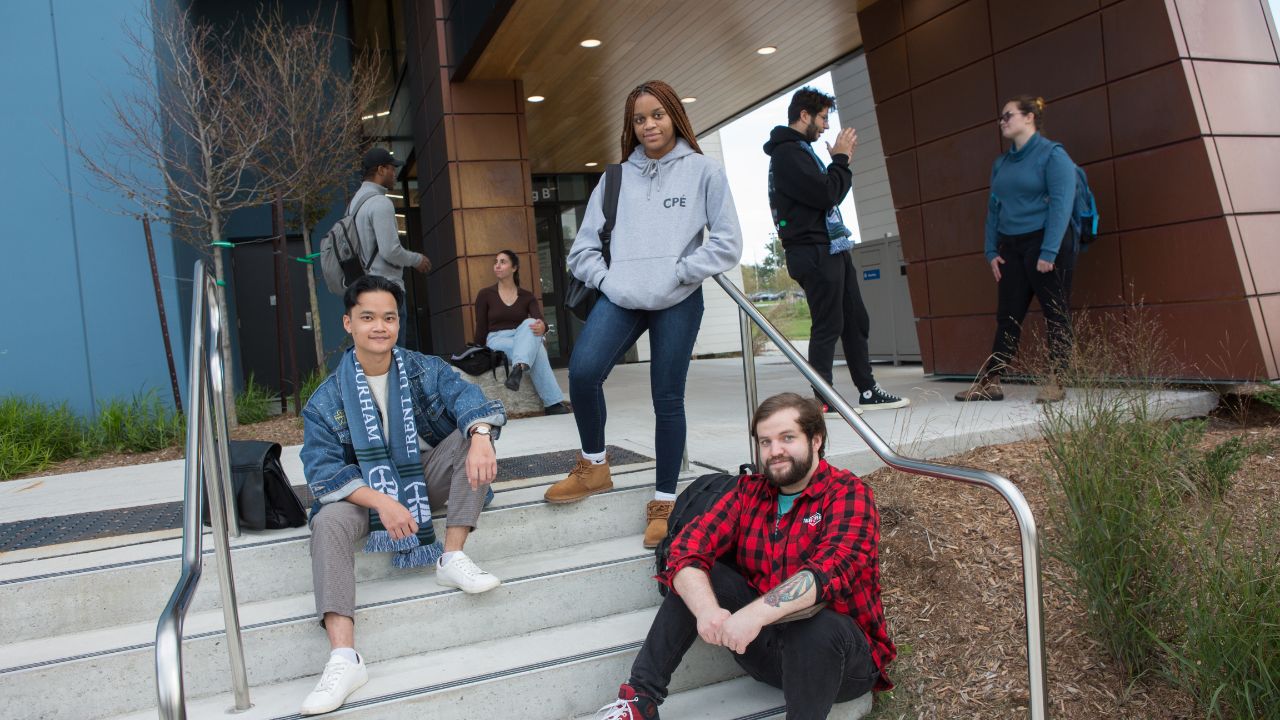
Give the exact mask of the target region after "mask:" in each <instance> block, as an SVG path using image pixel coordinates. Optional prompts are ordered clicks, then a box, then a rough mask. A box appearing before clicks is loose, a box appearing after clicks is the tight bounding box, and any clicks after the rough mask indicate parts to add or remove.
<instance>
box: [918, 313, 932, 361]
mask: <svg viewBox="0 0 1280 720" xmlns="http://www.w3.org/2000/svg"><path fill="white" fill-rule="evenodd" d="M916 339H917V340H919V341H920V364H921V365H923V366H924V372H925V373H926V374H929V373H932V372H935V371H934V369H933V367H934V363H933V321H932V320H929V319H927V318H920V319H917V320H916Z"/></svg>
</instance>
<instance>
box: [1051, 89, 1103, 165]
mask: <svg viewBox="0 0 1280 720" xmlns="http://www.w3.org/2000/svg"><path fill="white" fill-rule="evenodd" d="M1108 107H1109V106H1108V103H1107V89H1106V88H1105V87H1099V88H1094V89H1093V90H1089V91H1088V92H1082V93H1080V94H1078V95H1072V96H1071V97H1069V98H1063V99H1062V100H1059V101H1058V102H1055V103H1054V104H1053V110H1052V112H1050V111H1049V110H1048V109H1046V110H1045V123H1044V135H1045V137H1047V138H1050V139H1052V140H1054V141H1056V142H1060V143H1062V146H1063V148H1065V149H1066V151H1067V154H1069V155H1070V156H1071V159H1072V160H1073V161H1074V162H1075V163H1076V164H1077V165H1088V164H1089V163H1091V162H1096V161H1098V160H1105V159H1107V158H1110V157H1111V155H1112V150H1111V117H1110V114H1109V111H1108Z"/></svg>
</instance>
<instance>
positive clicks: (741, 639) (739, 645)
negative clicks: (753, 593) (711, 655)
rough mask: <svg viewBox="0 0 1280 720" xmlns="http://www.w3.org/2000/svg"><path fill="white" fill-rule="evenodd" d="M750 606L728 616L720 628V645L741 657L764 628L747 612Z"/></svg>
mask: <svg viewBox="0 0 1280 720" xmlns="http://www.w3.org/2000/svg"><path fill="white" fill-rule="evenodd" d="M749 608H751V605H748V606H747V607H744V608H742V609H741V610H739V611H738V612H736V613H734V614H732V615H730V616H729V617H728V618H727V619H726V620H725V621H724V625H722V626H721V628H720V644H721V645H723V646H725V647H727V648H729V649H730V650H732V651H734V652H736V653H738V654H739V655H741V654H742V653H744V652H746V651H747V646H748V645H750V644H751V643H752V642H753V641H754V640H755V639H756V637H757V636H759V635H760V628H762V627H764V624H763V623H761V622H760V621H759V620H758V619H757V618H755V617H754V614H753V613H751V612H750V611H749Z"/></svg>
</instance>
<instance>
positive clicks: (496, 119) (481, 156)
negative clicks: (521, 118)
mask: <svg viewBox="0 0 1280 720" xmlns="http://www.w3.org/2000/svg"><path fill="white" fill-rule="evenodd" d="M446 122H447V123H448V124H449V126H450V127H451V128H452V134H453V138H454V147H453V152H454V158H455V159H457V160H520V159H521V158H522V157H523V155H522V154H521V150H522V148H521V147H520V127H519V122H518V121H517V116H515V115H466V116H457V115H454V116H450V117H448V118H446Z"/></svg>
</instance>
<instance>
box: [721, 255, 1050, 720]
mask: <svg viewBox="0 0 1280 720" xmlns="http://www.w3.org/2000/svg"><path fill="white" fill-rule="evenodd" d="M715 279H716V282H717V283H719V284H720V287H721V288H722V289H723V290H724V291H725V293H727V294H728V295H729V297H730V298H731V299H733V301H734V302H735V303H737V305H738V307H739V309H741V311H742V312H743V313H745V314H746V315H747V316H748V317H750V319H751V321H752V322H754V323H755V324H756V325H757V326H759V328H760V329H761V330H762V331H764V334H765V335H767V336H768V338H769V340H771V341H772V342H773V343H774V344H775V345H777V346H778V349H779V350H781V351H782V354H783V355H785V356H786V357H787V359H788V360H790V361H791V364H792V365H794V366H795V367H796V369H797V370H799V371H800V374H801V375H803V376H804V378H805V379H806V380H808V381H809V383H810V384H812V385H813V387H814V388H816V389H817V391H818V394H819V395H821V396H822V398H823V399H824V400H826V401H827V404H828V405H829V406H830V407H831V408H833V409H835V410H836V411H837V412H839V413H840V416H841V417H843V418H844V420H845V422H847V423H849V425H850V427H852V428H853V430H854V432H856V433H857V434H858V436H859V437H861V438H862V440H863V442H865V443H866V444H867V447H869V448H871V451H872V452H874V453H875V454H876V455H877V456H879V458H880V460H881V461H882V462H884V463H885V464H886V465H888V466H889V467H892V468H894V469H896V470H902V471H903V472H908V473H912V474H915V475H928V476H930V477H936V478H940V479H943V480H955V481H958V482H964V483H969V484H971V485H981V486H985V487H989V488H992V489H993V490H995V491H996V492H998V493H1000V495H1001V497H1003V498H1004V500H1005V502H1006V503H1008V504H1009V508H1010V509H1011V510H1013V516H1014V518H1015V519H1016V520H1017V523H1018V530H1019V533H1020V535H1021V538H1022V586H1023V595H1024V600H1025V610H1026V623H1027V674H1028V686H1029V690H1030V701H1031V702H1030V710H1031V717H1032V719H1033V720H1044V719H1045V718H1047V717H1048V694H1047V691H1046V688H1045V656H1044V627H1043V621H1042V616H1043V614H1044V609H1043V600H1042V596H1041V590H1040V541H1039V536H1038V533H1037V530H1036V523H1035V517H1034V516H1033V514H1032V512H1031V506H1030V505H1029V504H1028V503H1027V499H1026V497H1024V496H1023V494H1022V492H1021V491H1020V490H1018V488H1017V486H1015V485H1014V484H1013V483H1011V482H1009V480H1008V479H1006V478H1004V477H1001V476H1000V475H997V474H995V473H992V472H987V471H985V470H977V469H974V468H966V467H954V466H949V465H942V464H939V463H931V462H925V461H923V460H917V459H914V458H908V457H904V456H902V455H899V454H898V453H897V452H895V451H894V450H893V449H892V448H891V447H889V444H888V443H886V442H885V441H884V439H883V438H881V437H880V436H879V434H877V433H876V431H875V430H873V429H872V428H871V426H870V425H868V424H867V423H866V421H864V420H863V419H862V418H861V417H860V416H859V415H858V414H857V413H855V412H854V411H853V408H852V407H850V406H849V404H848V403H846V402H845V401H844V398H843V397H841V396H840V394H839V393H837V392H836V391H835V388H833V387H831V385H830V384H829V383H827V381H826V380H824V379H823V378H822V376H820V375H818V373H817V372H816V371H815V370H814V369H813V367H812V366H810V365H809V363H808V362H806V361H805V360H804V358H802V357H800V353H799V352H798V351H797V350H796V349H795V347H794V346H792V345H791V343H790V342H789V341H788V340H787V339H786V338H785V337H783V335H782V333H780V332H779V331H778V329H777V328H776V327H774V326H773V323H771V322H769V320H768V319H767V318H765V316H764V315H763V314H762V313H761V312H760V310H759V309H757V308H756V306H755V305H753V304H752V303H751V301H750V300H748V299H747V297H746V295H744V294H743V293H742V291H741V290H740V289H738V287H737V286H736V285H734V284H733V283H732V282H731V281H730V280H729V279H728V278H726V277H724V276H723V275H716V276H715ZM747 380H748V385H749V387H748V388H747V393H748V394H751V393H754V391H755V388H754V381H755V376H754V373H753V374H752V375H751V376H750V377H749V378H747Z"/></svg>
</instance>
